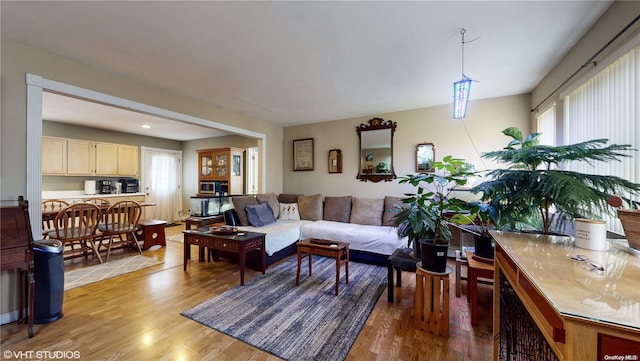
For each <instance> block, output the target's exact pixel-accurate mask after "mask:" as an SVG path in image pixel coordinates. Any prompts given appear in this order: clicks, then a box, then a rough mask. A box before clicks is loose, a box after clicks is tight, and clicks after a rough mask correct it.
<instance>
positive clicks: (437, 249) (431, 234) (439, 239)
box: [394, 156, 474, 272]
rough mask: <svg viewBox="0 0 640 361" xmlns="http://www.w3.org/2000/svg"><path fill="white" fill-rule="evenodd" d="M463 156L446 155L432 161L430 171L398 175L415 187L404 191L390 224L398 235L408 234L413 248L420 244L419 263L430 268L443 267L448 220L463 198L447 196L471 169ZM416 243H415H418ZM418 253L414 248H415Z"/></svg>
mask: <svg viewBox="0 0 640 361" xmlns="http://www.w3.org/2000/svg"><path fill="white" fill-rule="evenodd" d="M465 163H466V162H465V161H464V160H463V159H459V158H453V157H452V156H446V157H444V158H443V159H442V161H441V162H434V163H433V169H434V172H432V173H420V174H415V175H414V174H409V175H406V176H404V177H401V178H400V183H401V184H402V183H408V184H411V185H412V186H414V187H415V188H416V192H415V193H405V196H406V198H403V200H402V201H403V203H404V205H403V207H400V208H401V209H400V211H399V212H398V213H397V214H396V216H395V219H394V225H395V226H396V227H398V230H399V235H400V236H401V237H405V236H406V237H408V238H409V243H413V245H414V249H416V248H417V247H420V253H421V259H422V267H423V268H424V269H426V270H428V271H432V272H444V271H445V270H446V262H447V250H448V247H449V241H451V240H452V239H453V234H452V233H451V230H450V229H449V223H451V222H453V221H455V219H454V218H452V216H453V215H455V213H457V212H460V211H462V210H463V209H464V206H465V204H466V202H465V201H463V200H461V199H458V198H455V197H451V196H450V194H451V192H452V191H453V190H454V188H455V187H456V186H463V185H465V184H466V182H467V177H468V176H471V175H473V174H474V173H473V172H470V171H468V170H465V169H463V167H462V165H464V164H465ZM418 245H419V246H418ZM416 253H418V252H416Z"/></svg>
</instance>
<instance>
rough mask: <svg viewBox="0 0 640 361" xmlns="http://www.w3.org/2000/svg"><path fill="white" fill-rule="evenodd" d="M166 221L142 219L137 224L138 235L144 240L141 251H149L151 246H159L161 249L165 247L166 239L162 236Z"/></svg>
mask: <svg viewBox="0 0 640 361" xmlns="http://www.w3.org/2000/svg"><path fill="white" fill-rule="evenodd" d="M166 224H167V221H163V220H160V219H143V220H141V221H140V222H138V225H139V226H140V234H141V237H142V239H143V240H144V244H143V246H142V249H145V250H146V249H149V248H151V246H155V245H160V246H162V247H164V246H166V245H167V241H166V237H165V234H164V227H165V226H166Z"/></svg>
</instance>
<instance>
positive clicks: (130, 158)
mask: <svg viewBox="0 0 640 361" xmlns="http://www.w3.org/2000/svg"><path fill="white" fill-rule="evenodd" d="M118 175H121V176H130V177H137V176H138V147H136V146H132V145H122V144H119V145H118Z"/></svg>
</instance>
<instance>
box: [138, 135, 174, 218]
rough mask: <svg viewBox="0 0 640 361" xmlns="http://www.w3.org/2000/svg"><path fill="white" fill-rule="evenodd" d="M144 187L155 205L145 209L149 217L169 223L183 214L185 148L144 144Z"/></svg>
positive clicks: (142, 180)
mask: <svg viewBox="0 0 640 361" xmlns="http://www.w3.org/2000/svg"><path fill="white" fill-rule="evenodd" d="M141 149H142V157H141V158H142V179H141V183H142V187H143V188H142V189H143V191H144V192H145V193H146V194H147V198H146V201H147V202H153V203H155V204H156V205H155V207H147V208H146V209H145V217H146V218H153V219H161V220H163V221H167V222H169V223H172V222H175V221H178V220H180V215H181V214H182V151H177V150H168V149H158V148H148V147H141Z"/></svg>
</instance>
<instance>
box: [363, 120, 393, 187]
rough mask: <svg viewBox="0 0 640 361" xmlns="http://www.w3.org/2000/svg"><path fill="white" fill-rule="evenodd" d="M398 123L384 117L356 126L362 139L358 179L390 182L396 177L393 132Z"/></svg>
mask: <svg viewBox="0 0 640 361" xmlns="http://www.w3.org/2000/svg"><path fill="white" fill-rule="evenodd" d="M396 127H397V123H396V122H393V121H391V120H387V121H385V120H384V119H382V118H372V119H369V121H368V124H360V126H358V127H356V131H357V132H358V138H359V140H360V153H359V155H360V166H359V168H358V175H357V176H356V178H357V179H360V180H361V181H363V182H366V181H371V182H380V181H385V182H390V181H391V180H393V179H395V178H396V173H395V171H394V170H393V133H395V131H396Z"/></svg>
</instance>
